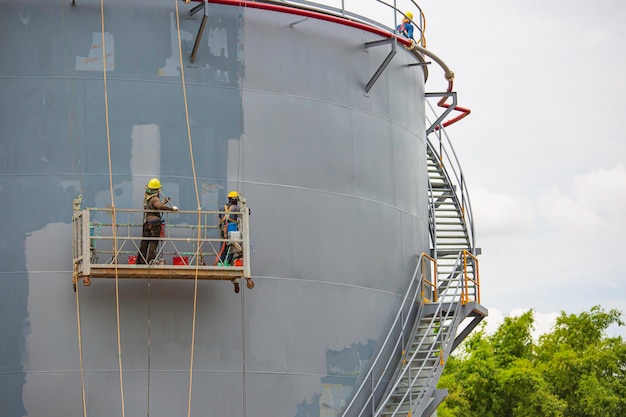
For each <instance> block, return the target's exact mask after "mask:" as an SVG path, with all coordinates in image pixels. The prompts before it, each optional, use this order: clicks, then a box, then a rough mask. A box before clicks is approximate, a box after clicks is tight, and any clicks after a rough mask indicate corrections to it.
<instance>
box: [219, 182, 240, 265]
mask: <svg viewBox="0 0 626 417" xmlns="http://www.w3.org/2000/svg"><path fill="white" fill-rule="evenodd" d="M239 198H240V195H239V193H238V192H237V191H231V192H229V193H228V204H225V205H224V208H223V211H224V213H220V237H221V238H222V239H232V238H233V235H239V233H240V230H241V228H240V227H239V222H240V219H241V215H239V213H240V212H241V207H239ZM233 232H234V233H233ZM239 236H240V235H239ZM241 256H242V248H241V245H240V244H239V243H236V242H234V243H227V242H222V247H221V249H220V255H219V265H223V266H231V265H233V261H234V260H235V259H238V258H241Z"/></svg>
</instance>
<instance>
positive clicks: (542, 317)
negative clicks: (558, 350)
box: [485, 307, 561, 341]
mask: <svg viewBox="0 0 626 417" xmlns="http://www.w3.org/2000/svg"><path fill="white" fill-rule="evenodd" d="M530 309H531V307H528V308H516V309H514V310H512V311H511V312H510V313H509V314H506V315H505V314H503V313H502V311H500V310H498V309H497V308H492V307H490V308H489V316H488V317H487V318H486V319H485V320H486V322H487V325H486V326H485V332H486V333H487V334H493V333H494V332H495V331H496V330H498V327H500V326H501V325H502V323H504V318H505V317H519V316H521V315H522V314H524V313H526V312H527V311H528V310H530ZM560 314H561V313H556V312H548V313H540V312H537V311H535V312H534V317H535V323H534V328H533V331H532V333H531V334H532V337H533V340H535V341H537V340H538V339H539V336H541V335H544V334H546V333H550V332H551V331H552V329H553V327H554V324H555V323H556V318H557V317H558V316H559V315H560Z"/></svg>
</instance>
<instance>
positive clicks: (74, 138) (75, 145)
mask: <svg viewBox="0 0 626 417" xmlns="http://www.w3.org/2000/svg"><path fill="white" fill-rule="evenodd" d="M65 7H66V6H65V3H62V5H61V29H62V30H61V31H62V33H63V39H64V40H65V41H66V42H64V43H65V45H66V46H67V45H69V41H67V39H68V34H67V26H66V25H65ZM67 48H69V46H67ZM66 52H67V50H66ZM68 90H69V92H68V98H67V113H68V133H69V139H70V148H71V156H72V171H73V173H74V174H76V171H77V169H78V168H77V163H76V160H75V157H76V154H75V152H74V151H75V149H77V150H78V152H77V153H78V164H79V165H80V146H79V138H78V134H77V133H76V134H74V129H73V121H74V120H73V117H72V115H73V114H74V112H75V110H76V94H75V92H74V83H70V86H69V87H68ZM78 175H79V178H80V192H81V193H82V192H83V191H84V190H83V175H82V172H81V170H79V169H78ZM73 273H74V276H73V278H72V283H73V285H74V288H75V296H76V328H77V339H78V363H79V370H80V390H81V400H82V404H83V417H87V401H86V395H85V368H84V366H83V336H82V324H81V321H80V300H79V294H78V287H79V285H78V284H79V282H78V281H79V280H78V278H77V276H76V275H75V270H74V272H73Z"/></svg>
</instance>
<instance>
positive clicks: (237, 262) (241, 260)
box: [234, 259, 243, 266]
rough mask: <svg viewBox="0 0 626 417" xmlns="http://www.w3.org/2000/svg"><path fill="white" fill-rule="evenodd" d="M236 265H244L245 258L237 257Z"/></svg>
mask: <svg viewBox="0 0 626 417" xmlns="http://www.w3.org/2000/svg"><path fill="white" fill-rule="evenodd" d="M234 266H243V259H235V265H234Z"/></svg>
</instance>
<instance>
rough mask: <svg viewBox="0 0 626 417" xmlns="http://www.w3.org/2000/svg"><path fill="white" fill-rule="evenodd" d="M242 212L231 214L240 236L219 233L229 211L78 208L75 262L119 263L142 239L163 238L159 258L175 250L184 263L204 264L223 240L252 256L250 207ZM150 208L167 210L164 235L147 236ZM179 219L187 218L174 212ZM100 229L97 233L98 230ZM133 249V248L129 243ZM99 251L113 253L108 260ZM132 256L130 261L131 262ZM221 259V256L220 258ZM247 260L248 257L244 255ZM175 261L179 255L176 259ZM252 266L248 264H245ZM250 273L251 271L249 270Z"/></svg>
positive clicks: (84, 266) (216, 251) (176, 255)
mask: <svg viewBox="0 0 626 417" xmlns="http://www.w3.org/2000/svg"><path fill="white" fill-rule="evenodd" d="M242 208H243V209H242V210H241V211H240V212H230V213H228V214H230V215H231V216H234V217H238V220H239V227H238V230H239V231H240V232H241V233H240V234H239V236H232V237H231V236H228V235H227V236H225V237H222V236H221V235H219V234H218V230H220V215H224V214H227V212H225V211H200V212H198V211H188V210H187V211H186V210H180V211H176V212H172V211H160V210H138V209H115V210H114V209H112V208H85V209H82V210H75V211H74V217H73V223H74V227H73V229H74V232H73V234H74V235H73V253H74V264H75V266H77V267H78V268H81V267H82V268H89V266H90V265H106V264H118V263H120V262H119V259H118V258H119V257H120V256H121V255H124V254H137V252H138V250H139V242H141V241H151V240H152V241H155V240H156V241H161V242H162V243H163V244H162V245H160V248H159V252H158V254H157V258H158V257H159V256H163V255H164V254H168V255H169V254H171V255H174V256H175V257H179V258H183V257H184V256H185V255H189V256H190V257H191V259H190V260H188V259H179V260H181V261H184V262H185V263H184V265H192V264H193V263H198V264H201V265H206V264H204V259H205V258H206V257H211V256H216V257H217V256H218V253H219V250H218V249H216V247H215V246H214V245H217V246H218V247H219V246H221V245H222V244H223V243H227V244H238V245H240V246H241V249H242V253H243V255H244V258H246V257H249V234H248V231H247V227H248V221H247V215H248V210H247V207H246V206H243V207H242ZM146 212H160V213H162V214H164V223H163V224H164V225H165V228H164V232H165V235H164V236H161V237H143V236H142V225H143V221H141V222H138V221H137V220H138V219H139V218H143V215H144V213H146ZM173 215H175V216H177V217H178V218H179V219H183V220H184V219H185V217H186V218H187V220H189V221H187V222H185V221H178V219H177V221H174V220H173V219H172V216H173ZM96 231H97V233H96ZM100 242H106V247H105V248H101V247H98V246H99V243H100ZM114 242H115V244H114ZM129 242H130V246H131V249H130V251H129V249H128V246H129ZM168 244H169V245H171V246H172V247H173V252H171V253H169V252H167V253H166V252H164V248H165V247H166V245H168ZM98 254H107V255H110V256H109V257H108V258H107V260H106V261H105V262H98ZM131 258H132V256H131V257H129V263H132V262H131ZM216 259H217V258H216ZM244 260H245V259H244ZM173 261H174V262H175V261H176V259H173ZM244 268H245V269H248V266H244ZM246 275H247V276H249V274H246Z"/></svg>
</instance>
